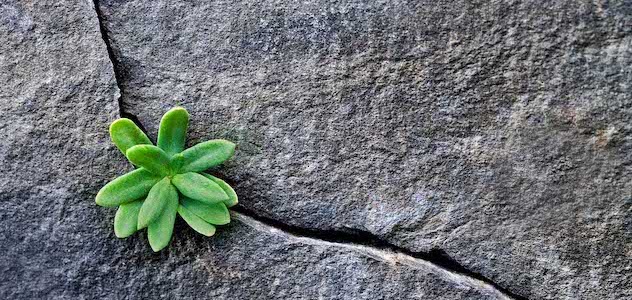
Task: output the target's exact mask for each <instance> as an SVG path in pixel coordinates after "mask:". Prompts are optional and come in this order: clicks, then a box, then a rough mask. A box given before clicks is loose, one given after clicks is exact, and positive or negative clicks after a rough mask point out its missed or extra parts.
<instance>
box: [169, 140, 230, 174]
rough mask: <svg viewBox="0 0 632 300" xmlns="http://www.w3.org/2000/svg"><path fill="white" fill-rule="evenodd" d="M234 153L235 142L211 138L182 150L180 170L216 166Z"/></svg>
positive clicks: (200, 169)
mask: <svg viewBox="0 0 632 300" xmlns="http://www.w3.org/2000/svg"><path fill="white" fill-rule="evenodd" d="M233 153H235V144H233V143H232V142H229V141H227V140H211V141H207V142H204V143H199V144H197V145H195V146H193V147H191V148H189V149H186V150H184V151H182V157H183V161H182V168H181V171H182V172H200V171H204V170H206V169H208V168H211V167H214V166H217V165H219V164H221V163H223V162H224V161H226V160H227V159H229V158H230V157H231V156H233Z"/></svg>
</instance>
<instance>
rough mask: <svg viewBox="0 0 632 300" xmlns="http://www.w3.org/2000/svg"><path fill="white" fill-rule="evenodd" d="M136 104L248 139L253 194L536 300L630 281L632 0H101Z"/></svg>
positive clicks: (131, 105)
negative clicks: (450, 262) (441, 255)
mask: <svg viewBox="0 0 632 300" xmlns="http://www.w3.org/2000/svg"><path fill="white" fill-rule="evenodd" d="M100 9H101V11H102V13H103V16H104V20H103V21H104V24H105V26H106V28H107V31H108V35H109V39H110V42H111V44H112V47H113V50H114V54H115V57H116V63H117V66H118V71H119V72H120V74H121V75H122V76H121V79H122V81H121V82H120V84H121V87H122V89H123V102H124V103H125V107H124V108H125V110H126V111H128V112H131V113H133V114H135V115H137V117H138V118H139V119H140V120H141V121H142V123H143V125H144V126H145V127H146V128H147V129H148V130H149V132H150V134H154V135H155V132H156V128H157V124H158V121H159V118H160V116H161V114H162V113H163V112H164V111H166V110H167V109H168V108H170V107H171V106H173V105H174V104H177V103H179V104H183V105H184V106H186V107H187V108H188V109H190V111H191V112H192V115H193V123H192V132H193V133H192V136H193V142H197V141H200V140H205V139H208V138H214V137H225V138H230V139H233V140H235V141H237V142H238V143H239V150H238V152H237V153H238V154H237V157H236V158H235V160H234V161H233V163H232V164H231V165H230V167H229V168H228V169H224V170H223V171H222V172H223V173H224V177H228V178H229V179H232V183H233V185H234V186H235V188H236V190H237V192H238V193H239V194H240V200H241V205H242V206H243V207H245V208H247V209H249V210H251V211H256V212H257V213H258V214H261V215H265V216H266V217H270V218H273V219H276V220H279V221H282V222H285V223H288V224H292V225H295V226H300V227H305V228H312V229H322V230H326V229H334V230H348V231H351V232H353V231H356V230H359V231H366V232H370V233H371V234H374V235H376V236H379V237H380V238H382V239H384V240H388V241H390V242H391V243H393V244H396V245H398V246H402V247H405V248H407V249H410V250H411V251H419V252H427V251H431V250H434V249H440V250H443V251H445V252H446V253H447V255H449V256H451V257H452V258H454V259H455V260H456V261H457V262H459V263H460V264H462V265H463V266H464V267H466V268H467V269H469V270H471V271H473V272H478V273H480V274H482V275H483V276H485V277H487V278H489V279H491V280H493V281H494V282H497V283H498V284H499V285H500V286H503V287H505V288H506V289H508V290H510V291H512V292H514V293H516V294H518V295H522V296H525V297H528V298H532V299H626V298H630V297H632V236H631V232H632V219H631V218H630V210H631V206H632V194H631V192H630V191H631V190H632V173H631V172H630V165H631V163H632V151H631V150H632V142H631V139H630V136H629V135H630V132H631V130H632V127H631V125H630V119H632V96H631V93H630V91H631V90H630V86H631V84H632V73H631V72H630V71H629V68H630V65H631V64H632V35H631V34H630V31H632V6H631V5H630V4H629V3H626V2H623V1H593V2H585V1H570V0H569V1H564V0H556V1H493V2H486V1H484V2H480V3H479V2H477V1H450V2H444V1H403V0H401V1H397V0H396V1H370V2H367V1H336V2H331V1H322V0H314V1H290V0H279V1H259V2H254V3H251V2H242V1H202V0H197V1H187V2H184V3H183V2H173V1H162V0H159V1H142V0H135V1H134V0H132V1H117V0H102V1H100Z"/></svg>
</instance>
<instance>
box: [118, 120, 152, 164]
mask: <svg viewBox="0 0 632 300" xmlns="http://www.w3.org/2000/svg"><path fill="white" fill-rule="evenodd" d="M110 138H111V139H112V142H114V145H116V147H117V148H119V150H121V152H123V155H125V152H127V149H129V148H132V147H134V146H136V145H142V144H149V145H151V141H150V140H149V138H148V137H147V135H145V133H144V132H143V131H142V130H140V128H138V126H136V124H134V122H133V121H132V120H130V119H126V118H121V119H118V120H116V121H114V122H112V125H110Z"/></svg>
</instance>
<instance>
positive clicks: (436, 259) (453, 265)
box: [231, 205, 527, 300]
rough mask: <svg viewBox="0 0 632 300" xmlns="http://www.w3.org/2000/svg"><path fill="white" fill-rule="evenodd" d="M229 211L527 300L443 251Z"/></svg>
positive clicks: (247, 211)
mask: <svg viewBox="0 0 632 300" xmlns="http://www.w3.org/2000/svg"><path fill="white" fill-rule="evenodd" d="M231 209H232V210H234V211H236V212H238V213H240V214H243V215H245V216H247V217H250V218H252V219H254V220H256V221H259V222H261V223H264V224H266V225H268V226H271V227H274V228H277V229H279V230H282V231H284V232H287V233H290V234H292V235H295V236H299V237H305V238H310V239H317V240H322V241H325V242H332V243H339V244H354V245H361V246H367V247H372V248H376V249H381V250H390V251H393V252H398V253H402V254H405V255H408V256H410V257H414V258H416V259H420V260H425V261H427V262H430V263H433V264H435V265H437V266H439V267H441V268H443V269H446V270H448V271H450V272H453V273H458V274H462V275H464V276H467V277H470V278H474V279H477V280H480V281H482V282H485V283H487V284H489V285H490V286H492V287H494V288H495V289H497V290H498V291H500V292H502V293H503V294H505V295H507V296H508V297H510V298H513V299H516V300H527V298H526V297H524V296H520V295H517V294H515V293H513V292H511V291H509V290H507V289H506V288H504V287H502V286H500V285H498V284H497V283H495V282H493V281H492V280H490V279H489V278H487V277H485V276H483V275H481V274H480V273H477V272H474V271H471V270H468V269H467V268H465V267H464V266H463V265H461V264H460V263H458V262H457V261H455V260H454V259H453V258H451V257H450V256H449V255H448V254H447V253H446V252H445V251H443V250H441V249H435V250H432V251H430V252H413V251H410V250H408V249H406V248H402V247H400V246H396V245H393V244H391V243H389V242H387V241H385V240H383V239H381V238H379V237H377V236H376V235H374V234H372V233H370V232H367V231H363V230H357V229H355V230H345V231H342V230H335V229H329V230H318V229H310V228H304V227H300V226H295V225H290V224H287V223H283V222H281V221H278V220H275V219H272V218H269V217H265V216H260V215H258V214H256V213H254V212H253V211H252V210H250V209H248V208H245V207H243V206H241V205H239V206H236V207H233V208H231Z"/></svg>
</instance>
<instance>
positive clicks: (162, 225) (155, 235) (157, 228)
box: [147, 197, 178, 252]
mask: <svg viewBox="0 0 632 300" xmlns="http://www.w3.org/2000/svg"><path fill="white" fill-rule="evenodd" d="M177 210H178V198H177V197H175V198H169V199H167V204H166V205H165V208H164V209H163V211H162V213H161V214H160V217H158V219H156V221H154V222H152V223H151V224H149V226H148V227H147V239H149V245H150V246H151V249H152V250H154V252H158V251H160V250H162V248H164V247H167V245H169V241H170V240H171V235H172V234H173V224H174V223H175V221H176V215H177Z"/></svg>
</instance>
